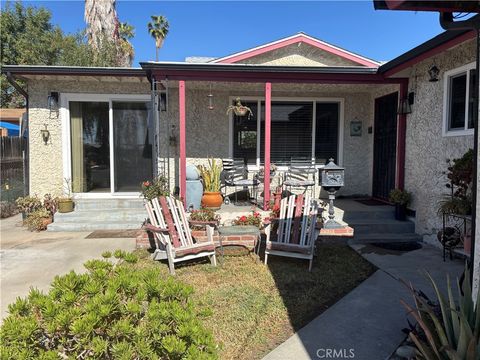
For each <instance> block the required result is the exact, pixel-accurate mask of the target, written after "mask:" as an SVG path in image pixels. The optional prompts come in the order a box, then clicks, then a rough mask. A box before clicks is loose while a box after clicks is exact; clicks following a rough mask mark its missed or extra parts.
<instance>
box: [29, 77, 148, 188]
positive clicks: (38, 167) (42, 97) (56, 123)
mask: <svg viewBox="0 0 480 360" xmlns="http://www.w3.org/2000/svg"><path fill="white" fill-rule="evenodd" d="M51 91H58V92H60V98H61V93H89V94H149V93H150V92H149V84H148V82H143V83H138V82H120V81H118V80H117V81H116V82H103V81H80V80H79V79H78V81H64V80H59V79H56V80H49V79H46V78H43V79H31V80H29V81H28V94H29V114H28V116H29V146H30V148H29V157H30V168H29V170H30V193H31V194H37V195H39V196H43V194H46V193H52V194H56V195H60V194H62V193H63V192H64V187H65V182H64V176H63V160H62V155H63V154H62V119H61V116H60V112H59V111H50V110H49V108H48V95H49V93H50V92H51ZM44 124H47V127H48V130H49V131H50V140H49V141H48V143H47V144H45V143H44V142H43V140H42V135H41V133H40V130H42V129H44V128H45V126H44Z"/></svg>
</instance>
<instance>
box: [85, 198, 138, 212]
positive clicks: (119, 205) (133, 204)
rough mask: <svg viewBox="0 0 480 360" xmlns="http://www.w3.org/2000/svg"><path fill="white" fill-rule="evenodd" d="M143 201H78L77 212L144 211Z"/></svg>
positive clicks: (136, 199) (133, 199) (135, 199)
mask: <svg viewBox="0 0 480 360" xmlns="http://www.w3.org/2000/svg"><path fill="white" fill-rule="evenodd" d="M143 204H144V203H143V199H139V198H132V199H77V200H75V210H96V209H98V210H109V209H144V205H143Z"/></svg>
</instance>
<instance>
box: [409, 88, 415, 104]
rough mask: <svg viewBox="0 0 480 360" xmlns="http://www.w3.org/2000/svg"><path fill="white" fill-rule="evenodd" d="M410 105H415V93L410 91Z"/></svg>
mask: <svg viewBox="0 0 480 360" xmlns="http://www.w3.org/2000/svg"><path fill="white" fill-rule="evenodd" d="M408 103H409V104H410V105H413V104H414V103H415V93H414V92H413V91H410V92H409V93H408Z"/></svg>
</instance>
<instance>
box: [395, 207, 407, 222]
mask: <svg viewBox="0 0 480 360" xmlns="http://www.w3.org/2000/svg"><path fill="white" fill-rule="evenodd" d="M406 212H407V207H406V206H405V205H402V204H395V220H399V221H405V220H406V219H407V216H406Z"/></svg>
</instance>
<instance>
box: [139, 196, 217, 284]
mask: <svg viewBox="0 0 480 360" xmlns="http://www.w3.org/2000/svg"><path fill="white" fill-rule="evenodd" d="M145 208H146V209H147V213H148V217H149V219H150V224H146V225H145V226H144V228H145V229H147V230H150V231H152V232H153V233H154V234H155V239H156V246H157V248H156V249H155V252H154V255H153V259H154V260H161V259H167V260H168V267H169V269H170V274H172V275H174V274H175V263H178V262H181V261H186V260H190V259H196V258H201V257H208V258H210V261H211V263H212V265H213V266H216V265H217V258H216V256H215V244H214V242H213V231H214V229H213V227H211V226H208V225H207V226H206V230H207V241H206V242H201V243H199V242H196V241H195V239H194V238H193V237H192V232H191V230H190V227H189V225H188V219H187V214H186V213H185V208H184V206H183V204H182V202H181V201H179V200H177V199H175V198H174V197H172V196H165V197H164V196H161V197H159V198H156V199H153V200H152V201H150V202H148V203H146V204H145Z"/></svg>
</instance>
